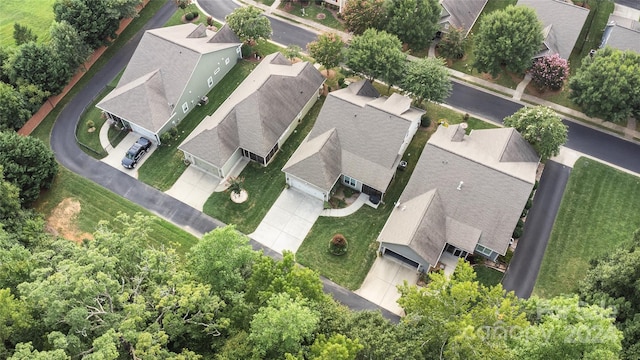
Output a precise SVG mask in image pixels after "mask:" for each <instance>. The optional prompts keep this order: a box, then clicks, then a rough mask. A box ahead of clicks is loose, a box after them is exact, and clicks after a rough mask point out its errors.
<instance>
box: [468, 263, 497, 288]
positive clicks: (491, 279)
mask: <svg viewBox="0 0 640 360" xmlns="http://www.w3.org/2000/svg"><path fill="white" fill-rule="evenodd" d="M473 271H475V272H476V279H477V280H478V282H480V284H483V285H485V286H495V285H498V284H500V282H501V281H502V278H503V277H504V273H502V272H500V271H498V270H495V269H492V268H489V267H486V266H484V265H476V266H474V267H473Z"/></svg>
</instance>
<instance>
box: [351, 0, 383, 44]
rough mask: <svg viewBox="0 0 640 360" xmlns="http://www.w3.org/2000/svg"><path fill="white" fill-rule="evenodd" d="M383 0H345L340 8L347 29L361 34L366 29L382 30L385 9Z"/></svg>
mask: <svg viewBox="0 0 640 360" xmlns="http://www.w3.org/2000/svg"><path fill="white" fill-rule="evenodd" d="M384 2H385V0H347V3H346V4H345V6H344V9H343V10H342V18H343V19H344V25H345V26H346V27H347V29H348V30H349V31H350V32H352V33H354V34H355V35H361V34H362V33H364V32H365V30H367V29H376V30H382V29H383V28H384V23H383V22H384V20H385V18H386V16H387V9H386V8H385V7H384Z"/></svg>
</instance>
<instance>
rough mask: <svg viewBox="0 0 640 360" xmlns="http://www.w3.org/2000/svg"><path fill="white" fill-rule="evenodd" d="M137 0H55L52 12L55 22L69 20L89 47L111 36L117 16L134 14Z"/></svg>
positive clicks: (115, 25)
mask: <svg viewBox="0 0 640 360" xmlns="http://www.w3.org/2000/svg"><path fill="white" fill-rule="evenodd" d="M140 2H141V0H56V2H55V3H54V4H53V13H54V15H55V20H56V21H57V22H61V21H63V20H64V21H66V22H67V23H69V24H71V26H73V27H74V28H75V29H76V30H77V31H78V34H80V36H81V37H82V39H83V40H84V42H85V43H86V44H87V45H88V46H89V47H91V48H92V49H95V48H98V47H100V46H102V45H105V44H107V43H108V40H109V38H115V36H116V30H118V27H119V26H120V20H121V19H123V18H130V17H133V16H135V15H136V7H137V6H138V5H139V4H140Z"/></svg>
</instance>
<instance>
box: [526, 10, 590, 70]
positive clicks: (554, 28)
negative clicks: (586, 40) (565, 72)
mask: <svg viewBox="0 0 640 360" xmlns="http://www.w3.org/2000/svg"><path fill="white" fill-rule="evenodd" d="M518 5H519V6H528V7H530V8H532V9H533V10H535V12H536V14H537V15H538V19H539V20H540V22H541V23H542V28H543V29H544V34H545V38H544V43H543V44H542V48H541V51H540V53H538V54H537V55H536V56H535V57H536V58H537V57H542V56H546V55H553V54H560V57H562V58H563V59H568V58H569V55H571V51H572V50H573V47H574V46H575V44H576V41H577V40H578V36H579V35H580V31H582V27H583V26H584V23H585V21H586V20H587V16H588V15H589V9H586V8H583V7H580V6H577V5H574V4H573V3H572V2H571V1H568V2H567V1H562V0H518Z"/></svg>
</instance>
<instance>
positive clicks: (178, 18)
mask: <svg viewBox="0 0 640 360" xmlns="http://www.w3.org/2000/svg"><path fill="white" fill-rule="evenodd" d="M185 11H186V12H187V13H188V12H194V11H197V12H198V17H197V18H195V19H193V20H192V21H191V22H192V23H194V24H204V25H207V17H206V16H205V14H204V13H203V12H202V11H200V9H198V7H197V6H195V5H191V6H189V7H188V8H187V9H185ZM184 15H185V12H184V11H182V10H180V9H178V11H176V12H175V13H174V14H173V16H172V17H171V19H169V21H167V22H166V23H165V24H164V26H165V27H167V26H174V25H181V24H184V22H183V21H182V17H183V16H184ZM213 26H215V27H216V28H218V29H219V28H221V27H222V24H221V23H219V22H217V21H214V22H213Z"/></svg>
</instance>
